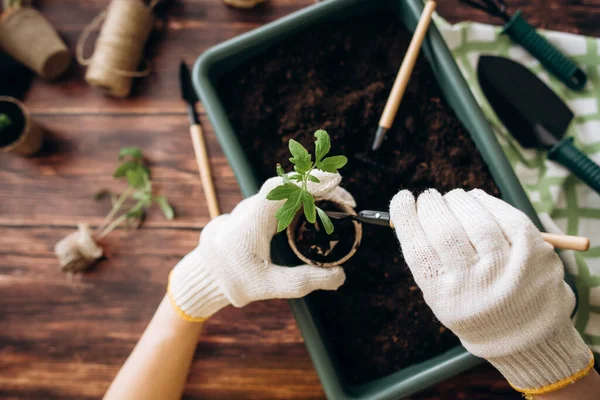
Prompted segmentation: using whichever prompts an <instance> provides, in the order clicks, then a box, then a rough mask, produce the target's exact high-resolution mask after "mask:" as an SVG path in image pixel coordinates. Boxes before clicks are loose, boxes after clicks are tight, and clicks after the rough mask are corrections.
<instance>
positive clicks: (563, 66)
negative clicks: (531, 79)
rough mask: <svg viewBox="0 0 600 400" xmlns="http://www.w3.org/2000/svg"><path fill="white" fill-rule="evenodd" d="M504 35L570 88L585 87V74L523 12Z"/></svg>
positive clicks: (506, 27) (508, 25) (509, 24)
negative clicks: (538, 31)
mask: <svg viewBox="0 0 600 400" xmlns="http://www.w3.org/2000/svg"><path fill="white" fill-rule="evenodd" d="M502 33H506V34H507V35H508V36H510V37H511V39H512V40H514V41H515V42H517V43H519V44H520V45H521V46H523V47H524V48H525V49H526V50H527V51H529V52H530V53H531V54H532V55H533V56H534V57H535V58H537V59H538V60H539V61H540V62H541V63H542V65H543V66H544V67H545V68H546V69H547V70H548V71H550V72H551V73H552V74H553V75H554V76H556V77H557V78H558V79H560V80H561V82H563V83H564V84H565V85H567V86H568V87H569V88H571V89H574V90H580V89H582V88H583V87H584V86H585V83H586V82H587V76H586V75H585V72H583V70H582V69H581V68H579V67H578V66H577V65H576V64H575V63H574V62H573V61H571V60H569V59H568V58H567V57H565V56H564V55H563V54H562V53H561V52H560V51H559V50H558V49H557V48H556V47H554V46H553V45H552V44H550V42H548V41H547V40H546V39H545V38H544V37H543V36H541V35H540V34H539V33H537V32H536V30H535V28H534V27H533V26H531V25H529V23H528V22H527V21H525V19H524V18H523V16H522V12H521V10H519V11H517V12H516V13H515V15H513V17H512V18H511V19H510V21H508V23H507V24H506V25H504V30H503V31H502Z"/></svg>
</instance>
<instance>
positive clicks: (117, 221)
mask: <svg viewBox="0 0 600 400" xmlns="http://www.w3.org/2000/svg"><path fill="white" fill-rule="evenodd" d="M126 220H127V213H125V214H123V215H121V216H120V217H119V218H117V219H115V220H114V221H113V222H111V223H110V224H109V225H108V226H107V227H106V228H105V229H103V230H102V231H101V232H99V233H97V234H96V235H94V237H95V238H96V239H97V240H99V239H102V238H103V237H104V236H106V235H108V234H109V233H111V232H112V231H113V229H115V228H116V227H117V226H119V225H121V224H122V223H123V222H125V221H126Z"/></svg>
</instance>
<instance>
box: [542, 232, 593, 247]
mask: <svg viewBox="0 0 600 400" xmlns="http://www.w3.org/2000/svg"><path fill="white" fill-rule="evenodd" d="M542 238H544V240H545V241H546V242H547V243H550V244H551V245H552V246H554V247H556V248H557V249H563V250H575V251H588V250H589V248H590V239H589V238H586V237H583V236H569V235H559V234H556V233H547V232H542Z"/></svg>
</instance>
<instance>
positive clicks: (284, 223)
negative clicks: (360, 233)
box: [267, 130, 348, 234]
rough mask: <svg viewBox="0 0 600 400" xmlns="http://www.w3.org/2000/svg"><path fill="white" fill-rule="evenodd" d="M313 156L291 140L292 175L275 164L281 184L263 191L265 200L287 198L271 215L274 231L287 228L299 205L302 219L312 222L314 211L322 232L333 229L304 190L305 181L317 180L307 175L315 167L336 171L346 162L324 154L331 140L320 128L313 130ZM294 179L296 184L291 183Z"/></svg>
mask: <svg viewBox="0 0 600 400" xmlns="http://www.w3.org/2000/svg"><path fill="white" fill-rule="evenodd" d="M315 138H316V140H315V159H314V162H313V161H312V155H310V154H309V153H308V151H307V150H306V148H305V147H304V146H302V145H301V144H300V143H298V142H297V141H295V140H294V139H290V141H289V149H290V153H291V154H292V157H291V158H290V161H291V162H292V164H294V170H295V171H296V173H295V174H292V175H291V176H288V175H286V174H285V171H284V170H283V168H282V167H281V165H280V164H277V175H278V176H281V177H282V179H283V185H279V186H278V187H276V188H275V189H273V190H271V191H270V192H269V193H268V194H267V199H268V200H283V199H287V201H286V202H285V203H283V204H282V206H281V207H280V208H279V210H277V212H276V214H275V217H276V218H277V221H278V222H277V231H279V232H281V231H282V230H284V229H285V228H287V227H288V226H289V225H290V223H291V222H292V220H293V219H294V216H295V215H296V213H297V212H298V211H299V210H300V208H302V206H304V207H303V212H304V214H305V216H306V219H307V220H308V221H309V222H311V223H313V224H314V223H316V221H317V215H316V214H317V213H318V214H319V218H320V219H321V221H322V222H323V226H324V227H325V231H326V232H327V233H328V234H331V233H332V232H333V224H332V223H331V220H330V219H329V217H328V216H327V215H326V214H325V212H323V210H320V209H318V208H317V207H316V206H315V199H314V197H313V196H312V194H311V193H310V192H309V191H308V190H307V188H308V186H307V184H308V182H309V181H310V182H314V183H321V181H320V180H319V179H318V178H317V177H316V176H313V175H311V172H312V171H313V169H315V168H316V169H319V170H321V171H324V172H331V173H336V172H337V171H338V169H340V168H342V167H343V166H344V165H346V163H347V162H348V159H347V158H346V157H344V156H333V157H327V158H325V156H326V155H327V154H328V153H329V151H330V150H331V140H330V138H329V134H328V133H327V132H325V131H324V130H318V131H316V132H315ZM292 181H297V182H298V185H296V184H294V183H292Z"/></svg>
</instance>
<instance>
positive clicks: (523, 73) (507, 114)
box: [477, 56, 573, 148]
mask: <svg viewBox="0 0 600 400" xmlns="http://www.w3.org/2000/svg"><path fill="white" fill-rule="evenodd" d="M477 76H478V79H479V84H480V86H481V89H482V91H483V93H484V94H485V96H486V97H487V99H488V101H489V103H490V105H491V106H492V108H493V109H494V111H495V112H496V114H497V115H498V118H500V120H501V121H502V123H503V124H504V125H505V126H506V128H507V129H508V131H509V132H510V133H511V134H512V135H513V136H514V137H515V139H517V140H518V141H519V143H520V144H521V146H523V147H526V148H532V147H536V148H540V147H541V148H549V147H552V146H553V145H554V144H555V143H556V142H558V141H559V140H560V139H561V138H562V136H563V135H564V133H565V131H566V130H567V127H568V126H569V124H570V123H571V120H572V119H573V112H571V110H570V109H569V108H568V107H567V105H566V104H565V103H564V102H563V101H562V100H561V99H560V98H559V97H558V96H557V95H556V94H555V93H554V92H553V91H552V90H551V89H550V88H549V87H548V86H546V84H545V83H544V82H542V81H541V80H540V79H539V78H538V77H537V76H535V75H534V74H533V73H532V72H531V71H529V70H528V69H527V68H525V67H524V66H522V65H521V64H519V63H517V62H514V61H512V60H509V59H507V58H502V57H494V56H482V57H481V58H480V59H479V65H478V67H477ZM540 127H543V129H540Z"/></svg>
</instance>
